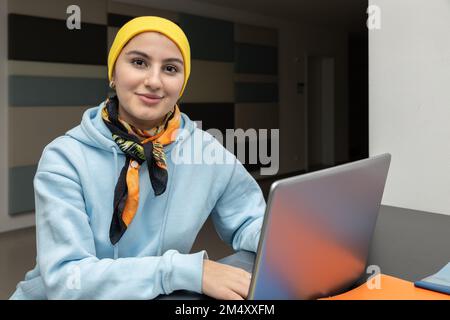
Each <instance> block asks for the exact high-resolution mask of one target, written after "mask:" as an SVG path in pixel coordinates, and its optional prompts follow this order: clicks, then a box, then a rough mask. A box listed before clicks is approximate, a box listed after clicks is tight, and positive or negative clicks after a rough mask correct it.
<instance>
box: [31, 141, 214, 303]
mask: <svg viewBox="0 0 450 320" xmlns="http://www.w3.org/2000/svg"><path fill="white" fill-rule="evenodd" d="M61 149H62V148H55V147H50V148H49V147H47V148H46V150H44V154H43V156H42V158H41V161H40V162H39V166H38V170H37V173H36V176H35V178H34V188H35V201H36V229H37V230H36V231H37V254H38V259H37V261H38V263H39V268H40V271H41V276H42V279H43V282H44V285H45V289H46V293H47V297H48V298H49V299H152V298H155V297H156V296H158V295H160V294H169V293H171V292H172V291H174V290H179V289H185V290H190V291H194V292H199V293H201V282H202V272H203V259H205V258H207V255H206V252H205V251H202V252H198V253H194V254H181V253H179V252H178V251H176V250H169V251H167V252H165V253H164V254H163V255H162V256H158V257H156V256H155V257H131V258H121V259H117V260H113V259H99V258H97V256H96V249H95V244H94V235H93V233H92V229H91V228H90V225H89V223H90V221H89V216H88V215H87V213H86V211H85V202H84V198H83V192H82V188H81V185H80V181H79V177H78V174H77V171H76V169H75V167H74V166H73V165H72V164H71V161H70V160H68V157H67V154H65V153H64V152H62V151H61ZM66 149H67V148H65V150H66Z"/></svg>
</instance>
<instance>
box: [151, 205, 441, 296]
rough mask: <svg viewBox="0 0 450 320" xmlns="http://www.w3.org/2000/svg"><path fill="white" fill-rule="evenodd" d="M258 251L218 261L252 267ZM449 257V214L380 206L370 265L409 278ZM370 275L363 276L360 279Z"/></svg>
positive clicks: (422, 274)
mask: <svg viewBox="0 0 450 320" xmlns="http://www.w3.org/2000/svg"><path fill="white" fill-rule="evenodd" d="M254 259H255V254H253V253H251V252H246V251H241V252H238V253H235V254H233V255H231V256H228V257H225V258H223V259H221V260H219V262H222V263H225V264H229V265H232V266H235V267H240V268H243V269H245V270H247V271H249V272H252V270H253V261H254ZM449 261H450V216H447V215H441V214H434V213H428V212H422V211H416V210H409V209H403V208H396V207H390V206H381V209H380V214H379V216H378V220H377V225H376V227H375V232H374V236H373V240H372V245H371V249H370V254H369V260H368V265H377V266H379V267H380V271H381V273H383V274H387V275H391V276H394V277H397V278H400V279H404V280H408V281H412V282H413V281H416V280H420V279H422V278H424V277H426V276H428V275H431V274H434V273H436V272H437V271H438V270H439V269H441V268H442V267H443V266H444V265H446V264H447V263H448V262H449ZM368 276H370V274H367V275H366V276H363V277H362V279H361V281H360V282H362V281H365V279H366V278H367V277H368ZM158 299H208V297H207V296H205V295H201V294H196V293H191V292H188V291H177V292H174V293H172V294H171V295H168V296H160V297H158Z"/></svg>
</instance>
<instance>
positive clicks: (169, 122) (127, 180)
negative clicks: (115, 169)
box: [102, 96, 181, 244]
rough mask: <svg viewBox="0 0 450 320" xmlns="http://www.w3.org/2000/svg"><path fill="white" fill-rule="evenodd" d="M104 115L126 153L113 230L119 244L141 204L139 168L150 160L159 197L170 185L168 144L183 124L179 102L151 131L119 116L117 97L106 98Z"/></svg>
mask: <svg viewBox="0 0 450 320" xmlns="http://www.w3.org/2000/svg"><path fill="white" fill-rule="evenodd" d="M102 118H103V121H104V123H105V124H106V126H107V127H108V128H109V130H110V131H111V133H112V137H113V139H114V141H115V142H116V143H117V145H118V146H119V148H120V150H122V151H123V152H124V153H125V155H126V160H125V165H124V166H123V168H122V171H121V172H120V176H119V179H118V181H117V184H116V188H115V191H114V212H113V217H112V221H111V227H110V230H109V238H110V240H111V243H112V244H116V243H117V242H118V241H119V240H120V238H121V237H122V235H123V234H124V233H125V231H126V230H127V227H128V225H129V224H130V223H131V221H132V220H133V218H134V216H135V214H136V211H137V209H138V206H139V168H140V167H141V165H142V163H144V162H145V161H147V167H148V173H149V177H150V181H151V184H152V187H153V190H154V192H155V195H156V196H159V195H161V194H163V193H164V191H165V190H166V185H167V178H168V174H167V166H166V155H165V153H164V148H163V147H164V146H165V145H168V144H170V143H172V142H173V141H174V140H175V138H176V132H177V129H178V128H179V127H180V119H181V116H180V110H179V108H178V105H175V107H174V109H173V110H171V111H170V112H169V113H168V114H167V115H166V116H165V117H164V120H163V121H162V123H161V124H160V125H158V126H156V127H154V128H152V129H150V130H141V129H138V128H135V127H134V126H132V125H130V124H128V123H127V122H125V121H124V120H123V119H120V118H119V100H118V98H117V96H114V97H110V98H108V99H106V102H105V106H104V108H103V110H102Z"/></svg>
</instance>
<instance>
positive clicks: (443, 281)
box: [414, 262, 450, 294]
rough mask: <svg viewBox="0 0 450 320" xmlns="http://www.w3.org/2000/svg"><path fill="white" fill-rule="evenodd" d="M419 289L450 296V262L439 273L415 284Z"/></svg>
mask: <svg viewBox="0 0 450 320" xmlns="http://www.w3.org/2000/svg"><path fill="white" fill-rule="evenodd" d="M414 285H415V286H416V287H419V288H423V289H428V290H432V291H437V292H441V293H446V294H450V262H449V263H447V265H446V266H445V267H443V268H442V269H441V270H439V271H438V272H437V273H435V274H433V275H431V276H429V277H426V278H424V279H422V280H420V281H416V282H414Z"/></svg>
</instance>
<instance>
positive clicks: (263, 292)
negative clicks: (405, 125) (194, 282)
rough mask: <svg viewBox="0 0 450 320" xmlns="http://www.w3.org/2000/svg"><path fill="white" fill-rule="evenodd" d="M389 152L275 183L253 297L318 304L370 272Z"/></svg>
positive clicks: (252, 286)
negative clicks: (371, 253)
mask: <svg viewBox="0 0 450 320" xmlns="http://www.w3.org/2000/svg"><path fill="white" fill-rule="evenodd" d="M390 160H391V155H390V154H382V155H379V156H375V157H371V158H368V159H363V160H359V161H355V162H351V163H347V164H344V165H339V166H335V167H332V168H328V169H325V170H320V171H316V172H312V173H308V174H303V175H299V176H295V177H290V178H286V179H282V180H278V181H276V182H274V183H273V184H272V186H271V189H270V193H269V198H268V203H267V207H266V213H265V217H264V223H263V226H262V230H261V237H260V241H259V246H258V252H257V256H256V261H255V266H254V271H253V277H252V282H251V285H250V291H249V295H248V299H256V300H259V299H316V298H319V297H325V296H330V295H334V294H336V293H338V292H339V291H340V290H342V289H343V288H347V287H348V286H350V285H352V284H353V283H354V282H355V281H356V280H357V279H358V278H359V277H360V276H361V275H362V273H363V272H364V271H365V267H366V263H367V259H368V251H369V248H370V242H371V239H372V235H373V231H374V229H375V224H376V220H377V216H378V212H379V209H380V204H381V199H382V196H383V191H384V186H385V183H386V178H387V174H388V170H389V165H390Z"/></svg>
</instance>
